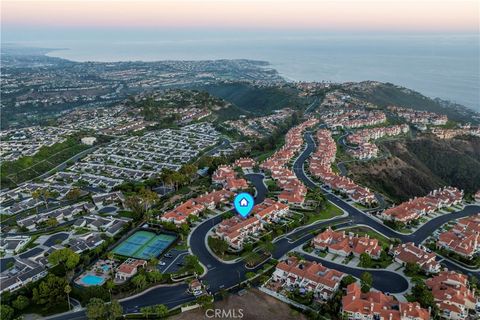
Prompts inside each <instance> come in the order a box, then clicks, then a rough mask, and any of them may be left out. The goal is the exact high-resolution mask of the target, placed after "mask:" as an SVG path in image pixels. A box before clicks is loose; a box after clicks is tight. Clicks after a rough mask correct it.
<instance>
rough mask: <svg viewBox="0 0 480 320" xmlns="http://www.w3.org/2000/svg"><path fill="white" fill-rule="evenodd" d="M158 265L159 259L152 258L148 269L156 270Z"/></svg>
mask: <svg viewBox="0 0 480 320" xmlns="http://www.w3.org/2000/svg"><path fill="white" fill-rule="evenodd" d="M157 265H158V259H157V258H151V259H150V260H148V267H149V268H150V270H156V269H157Z"/></svg>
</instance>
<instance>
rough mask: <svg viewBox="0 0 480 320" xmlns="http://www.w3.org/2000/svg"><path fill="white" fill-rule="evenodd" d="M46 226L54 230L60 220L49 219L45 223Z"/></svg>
mask: <svg viewBox="0 0 480 320" xmlns="http://www.w3.org/2000/svg"><path fill="white" fill-rule="evenodd" d="M45 225H46V226H47V228H53V227H56V226H58V220H57V219H55V218H48V219H47V221H45Z"/></svg>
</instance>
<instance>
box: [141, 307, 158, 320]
mask: <svg viewBox="0 0 480 320" xmlns="http://www.w3.org/2000/svg"><path fill="white" fill-rule="evenodd" d="M140 312H141V313H142V314H143V316H144V317H145V318H147V319H148V318H149V317H150V316H151V315H154V314H155V307H154V306H146V307H142V308H140Z"/></svg>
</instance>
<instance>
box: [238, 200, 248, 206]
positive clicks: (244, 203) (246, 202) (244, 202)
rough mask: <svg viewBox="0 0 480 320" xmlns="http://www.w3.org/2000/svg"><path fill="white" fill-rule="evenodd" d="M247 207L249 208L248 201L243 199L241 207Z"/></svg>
mask: <svg viewBox="0 0 480 320" xmlns="http://www.w3.org/2000/svg"><path fill="white" fill-rule="evenodd" d="M247 206H248V201H247V199H245V198H242V200H240V207H247Z"/></svg>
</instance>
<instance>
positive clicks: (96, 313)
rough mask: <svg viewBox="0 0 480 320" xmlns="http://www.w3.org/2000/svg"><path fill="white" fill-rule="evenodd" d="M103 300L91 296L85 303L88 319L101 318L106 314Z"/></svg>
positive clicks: (100, 319)
mask: <svg viewBox="0 0 480 320" xmlns="http://www.w3.org/2000/svg"><path fill="white" fill-rule="evenodd" d="M106 313H107V312H106V308H105V302H104V301H103V300H102V299H99V298H92V299H90V301H89V302H88V304H87V309H86V314H87V318H88V319H90V320H93V319H99V320H102V319H104V317H105V314H106Z"/></svg>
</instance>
